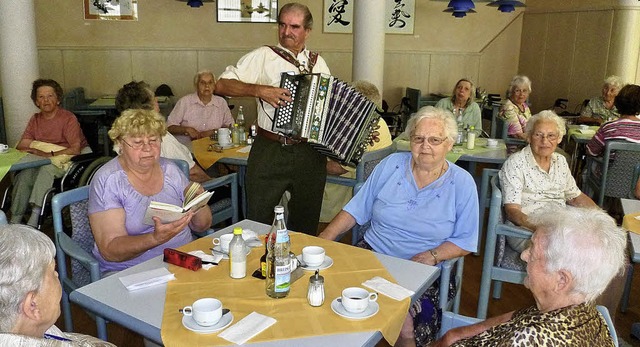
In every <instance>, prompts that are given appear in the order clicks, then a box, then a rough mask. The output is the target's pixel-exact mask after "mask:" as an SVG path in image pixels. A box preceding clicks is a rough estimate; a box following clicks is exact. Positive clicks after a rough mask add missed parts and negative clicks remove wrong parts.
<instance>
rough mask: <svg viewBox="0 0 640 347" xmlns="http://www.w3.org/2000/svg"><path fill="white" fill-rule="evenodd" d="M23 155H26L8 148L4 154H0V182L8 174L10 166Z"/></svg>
mask: <svg viewBox="0 0 640 347" xmlns="http://www.w3.org/2000/svg"><path fill="white" fill-rule="evenodd" d="M25 155H27V152H20V151H19V150H17V149H15V148H9V150H8V151H7V152H6V153H2V154H0V181H2V179H3V178H4V176H5V175H6V174H7V172H9V169H11V165H13V164H15V163H17V162H18V161H20V159H22V157H24V156H25Z"/></svg>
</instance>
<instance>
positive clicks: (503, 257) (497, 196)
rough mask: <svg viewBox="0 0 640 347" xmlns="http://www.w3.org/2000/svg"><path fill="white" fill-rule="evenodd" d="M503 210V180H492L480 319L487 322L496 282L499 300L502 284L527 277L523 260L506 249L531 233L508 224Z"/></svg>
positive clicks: (495, 290) (480, 295) (479, 302)
mask: <svg viewBox="0 0 640 347" xmlns="http://www.w3.org/2000/svg"><path fill="white" fill-rule="evenodd" d="M504 221H505V217H504V214H503V210H502V192H501V191H500V179H499V177H498V176H494V177H493V178H492V179H491V204H490V207H489V221H488V222H487V237H486V240H485V247H484V260H483V262H482V277H481V280H480V294H479V296H478V315H477V317H478V318H481V319H485V318H487V310H488V305H489V292H490V290H491V283H492V282H493V297H494V298H495V299H499V298H500V292H501V289H502V282H509V283H519V284H521V283H523V282H524V278H525V276H526V271H525V269H526V264H525V263H524V262H523V261H522V260H521V259H520V254H519V253H518V252H516V251H514V250H512V249H511V247H509V246H508V245H507V242H506V237H507V236H511V237H518V238H525V239H529V238H531V235H532V233H531V232H530V231H529V230H526V229H523V228H520V227H517V226H513V225H509V224H505V223H504Z"/></svg>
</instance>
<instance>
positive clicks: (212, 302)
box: [182, 298, 222, 327]
mask: <svg viewBox="0 0 640 347" xmlns="http://www.w3.org/2000/svg"><path fill="white" fill-rule="evenodd" d="M182 314H184V315H185V316H192V317H193V320H194V321H196V323H198V325H202V326H204V327H210V326H212V325H214V324H216V323H218V322H219V321H220V318H222V302H220V300H218V299H214V298H204V299H198V300H196V301H195V302H194V303H193V304H192V305H191V306H186V307H185V308H183V309H182Z"/></svg>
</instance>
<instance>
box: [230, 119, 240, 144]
mask: <svg viewBox="0 0 640 347" xmlns="http://www.w3.org/2000/svg"><path fill="white" fill-rule="evenodd" d="M231 142H232V143H233V145H234V146H240V133H239V132H238V124H233V128H231Z"/></svg>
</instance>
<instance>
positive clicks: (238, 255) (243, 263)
mask: <svg viewBox="0 0 640 347" xmlns="http://www.w3.org/2000/svg"><path fill="white" fill-rule="evenodd" d="M229 276H231V278H244V277H245V276H247V249H246V247H245V244H244V239H243V238H242V228H234V229H233V238H232V239H231V242H230V243H229Z"/></svg>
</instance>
